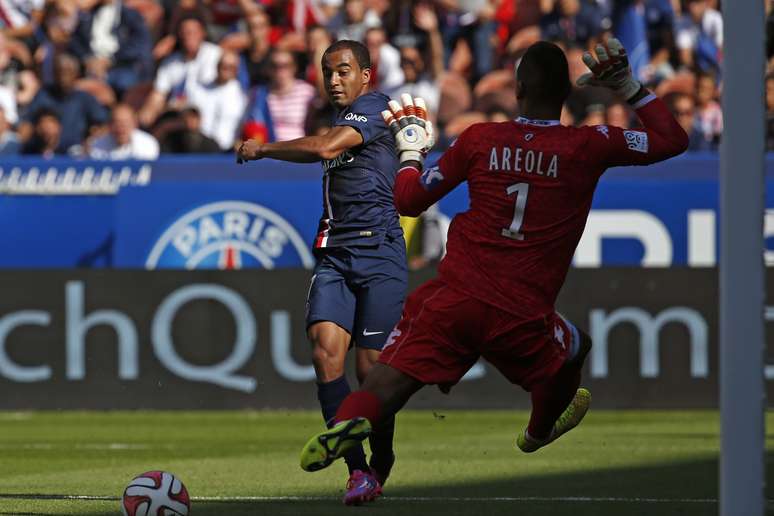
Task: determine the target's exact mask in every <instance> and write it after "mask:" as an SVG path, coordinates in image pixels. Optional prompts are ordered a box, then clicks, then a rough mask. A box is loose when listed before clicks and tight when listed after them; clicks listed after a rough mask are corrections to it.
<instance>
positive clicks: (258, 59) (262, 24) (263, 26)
mask: <svg viewBox="0 0 774 516" xmlns="http://www.w3.org/2000/svg"><path fill="white" fill-rule="evenodd" d="M270 33H271V20H270V19H269V15H268V14H266V13H265V12H264V11H262V10H256V11H255V12H253V14H251V15H250V16H249V17H248V18H247V34H248V36H249V42H250V43H249V45H250V46H249V47H248V48H246V49H245V50H244V51H242V53H241V55H240V58H241V60H240V65H239V76H238V77H239V82H240V83H241V84H242V88H243V89H244V90H245V91H246V90H248V89H249V88H251V87H253V86H258V85H265V84H269V78H270V77H271V62H270V58H269V54H270V53H271V41H270V40H269V36H270Z"/></svg>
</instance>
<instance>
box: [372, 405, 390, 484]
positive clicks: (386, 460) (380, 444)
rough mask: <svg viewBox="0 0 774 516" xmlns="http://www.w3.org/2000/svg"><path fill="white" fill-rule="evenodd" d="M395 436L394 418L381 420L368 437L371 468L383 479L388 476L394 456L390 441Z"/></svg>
mask: <svg viewBox="0 0 774 516" xmlns="http://www.w3.org/2000/svg"><path fill="white" fill-rule="evenodd" d="M394 435H395V416H391V417H389V418H387V419H383V420H382V421H381V422H380V423H379V424H378V425H377V426H376V428H374V429H373V432H372V433H371V435H370V436H368V440H369V442H370V444H371V467H372V468H374V469H375V470H376V471H378V472H379V473H380V474H381V475H383V476H384V477H387V476H388V475H389V474H390V470H391V469H392V463H393V462H394V461H395V454H394V453H393V450H392V440H393V436H394Z"/></svg>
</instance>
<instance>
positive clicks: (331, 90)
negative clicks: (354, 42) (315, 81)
mask: <svg viewBox="0 0 774 516" xmlns="http://www.w3.org/2000/svg"><path fill="white" fill-rule="evenodd" d="M322 72H323V77H324V79H325V92H326V93H327V94H328V100H330V102H331V104H333V105H334V106H335V107H336V109H338V110H342V109H344V108H346V107H347V106H350V105H351V104H352V103H353V102H354V101H355V99H356V98H358V97H359V96H360V94H361V93H362V92H363V91H364V90H365V89H366V88H367V87H368V81H369V80H370V79H371V69H370V68H365V69H361V68H360V66H359V65H358V63H357V59H355V56H354V54H353V53H352V51H351V50H349V49H348V48H345V49H343V50H339V51H337V52H331V53H329V54H325V56H324V57H323V60H322Z"/></svg>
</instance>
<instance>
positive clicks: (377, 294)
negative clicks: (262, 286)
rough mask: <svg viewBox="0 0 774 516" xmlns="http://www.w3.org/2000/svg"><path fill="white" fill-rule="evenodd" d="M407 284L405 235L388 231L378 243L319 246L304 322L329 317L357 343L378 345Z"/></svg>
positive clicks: (397, 311) (391, 323)
mask: <svg viewBox="0 0 774 516" xmlns="http://www.w3.org/2000/svg"><path fill="white" fill-rule="evenodd" d="M407 289H408V268H407V266H406V244H405V242H404V240H403V237H397V238H396V237H390V236H386V237H385V238H384V241H383V242H382V243H381V245H379V247H333V248H329V249H325V250H321V251H318V252H317V265H315V268H314V275H313V276H312V281H311V284H310V285H309V294H308V295H307V300H306V327H307V328H309V326H311V325H312V324H314V323H316V322H321V321H330V322H333V323H336V324H337V325H339V326H341V327H342V328H344V329H345V330H347V331H348V332H349V334H350V335H351V336H352V340H353V341H354V344H355V345H356V346H358V347H362V348H370V349H382V346H384V342H385V340H386V339H387V336H388V335H389V334H390V332H391V331H392V329H393V328H394V327H395V325H396V324H397V323H398V320H399V319H400V314H401V312H402V310H403V301H404V300H405V299H406V291H407Z"/></svg>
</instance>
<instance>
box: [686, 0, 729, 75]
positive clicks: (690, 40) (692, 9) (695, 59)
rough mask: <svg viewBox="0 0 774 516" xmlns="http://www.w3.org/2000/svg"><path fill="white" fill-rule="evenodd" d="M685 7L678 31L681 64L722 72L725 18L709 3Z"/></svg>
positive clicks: (699, 0)
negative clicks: (685, 11)
mask: <svg viewBox="0 0 774 516" xmlns="http://www.w3.org/2000/svg"><path fill="white" fill-rule="evenodd" d="M686 8H687V11H688V12H687V13H686V14H684V15H683V16H681V17H680V19H679V20H678V22H677V29H676V38H677V41H676V43H677V49H678V51H679V59H680V63H681V64H682V65H683V66H685V67H687V68H695V69H698V70H702V71H718V70H720V56H721V51H722V50H723V17H722V16H721V15H720V12H718V11H716V10H715V9H712V8H711V7H710V6H709V3H708V1H707V0H686Z"/></svg>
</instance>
